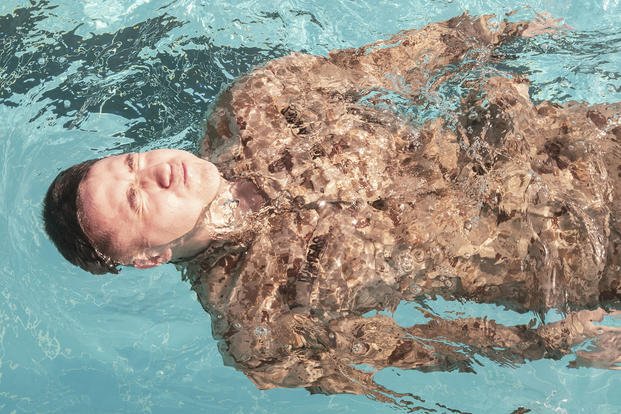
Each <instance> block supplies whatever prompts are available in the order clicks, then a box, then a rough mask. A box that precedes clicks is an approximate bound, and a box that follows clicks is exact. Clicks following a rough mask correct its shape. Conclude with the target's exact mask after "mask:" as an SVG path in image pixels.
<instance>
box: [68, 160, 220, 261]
mask: <svg viewBox="0 0 621 414" xmlns="http://www.w3.org/2000/svg"><path fill="white" fill-rule="evenodd" d="M220 180H221V178H220V175H219V173H218V170H217V168H216V167H215V166H214V165H213V164H211V163H210V162H208V161H205V160H203V159H201V158H198V157H196V156H194V155H193V154H191V153H189V152H186V151H180V150H169V149H163V150H155V151H149V152H144V153H132V154H122V155H116V156H112V157H107V158H104V159H102V160H99V161H97V162H96V163H95V164H93V166H92V167H91V169H90V171H89V172H88V174H87V176H86V177H85V179H84V181H83V182H82V183H81V184H80V188H79V196H80V200H81V206H82V216H83V219H82V225H83V226H84V227H85V228H84V231H85V232H86V234H87V235H88V236H89V238H91V240H93V241H94V243H95V244H96V245H97V242H98V240H102V237H105V236H104V235H107V237H109V238H110V242H111V246H110V247H111V249H109V250H111V252H112V254H113V256H115V257H113V258H116V259H125V258H127V257H129V256H131V255H133V254H134V253H136V252H138V251H141V250H142V249H145V248H149V247H157V246H161V245H165V244H167V243H170V242H171V241H173V240H175V239H177V238H179V237H181V236H183V235H184V234H186V233H188V232H189V231H190V230H192V228H193V227H194V225H195V224H196V221H197V219H198V217H199V215H200V213H201V212H202V211H203V209H204V207H205V206H206V205H207V204H209V203H210V202H211V201H212V200H213V199H214V197H215V196H216V194H217V191H218V187H219V185H220ZM99 247H101V246H99Z"/></svg>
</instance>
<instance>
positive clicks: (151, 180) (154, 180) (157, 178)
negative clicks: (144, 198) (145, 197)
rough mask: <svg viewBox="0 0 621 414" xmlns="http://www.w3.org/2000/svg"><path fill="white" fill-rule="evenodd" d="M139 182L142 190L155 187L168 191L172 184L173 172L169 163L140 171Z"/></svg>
mask: <svg viewBox="0 0 621 414" xmlns="http://www.w3.org/2000/svg"><path fill="white" fill-rule="evenodd" d="M137 178H138V181H139V183H140V186H141V187H142V188H148V187H152V186H155V187H157V188H162V189H168V188H169V187H170V185H171V184H172V170H171V166H170V164H168V163H159V164H156V165H152V166H149V167H147V168H144V169H142V170H140V171H139V173H138V177H137Z"/></svg>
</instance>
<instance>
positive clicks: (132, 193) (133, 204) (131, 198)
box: [125, 153, 137, 211]
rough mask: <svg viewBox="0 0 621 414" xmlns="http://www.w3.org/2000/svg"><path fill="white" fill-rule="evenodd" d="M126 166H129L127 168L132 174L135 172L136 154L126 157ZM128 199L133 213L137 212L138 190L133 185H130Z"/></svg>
mask: <svg viewBox="0 0 621 414" xmlns="http://www.w3.org/2000/svg"><path fill="white" fill-rule="evenodd" d="M125 164H126V165H127V168H128V169H129V171H130V172H131V171H133V170H134V154H132V153H129V154H127V156H126V157H125ZM126 198H127V203H128V204H129V207H130V208H131V209H132V211H136V210H137V208H136V189H135V188H134V187H133V185H130V187H129V188H128V189H127V194H126Z"/></svg>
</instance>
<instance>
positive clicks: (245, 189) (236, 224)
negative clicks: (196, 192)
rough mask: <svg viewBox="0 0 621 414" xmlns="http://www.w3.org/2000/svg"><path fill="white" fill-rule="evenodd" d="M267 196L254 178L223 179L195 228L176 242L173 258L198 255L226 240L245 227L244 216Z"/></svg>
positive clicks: (258, 205) (257, 206)
mask: <svg viewBox="0 0 621 414" xmlns="http://www.w3.org/2000/svg"><path fill="white" fill-rule="evenodd" d="M264 203H265V198H264V197H263V196H262V195H261V194H260V192H259V190H258V189H257V187H256V186H255V185H254V184H253V183H251V182H250V181H246V180H240V181H234V182H230V181H226V180H224V179H222V180H221V182H220V186H219V188H218V192H217V194H216V196H215V197H214V199H213V200H212V201H211V203H210V204H209V205H208V206H206V207H205V209H204V210H203V212H202V213H201V215H200V216H199V219H198V221H197V223H196V225H195V226H194V228H193V229H192V230H191V231H190V232H188V233H187V234H185V235H184V236H183V237H181V238H179V239H177V240H175V241H174V242H173V243H172V251H173V259H177V260H178V259H183V258H189V257H193V256H195V255H197V254H198V253H200V252H201V251H203V250H205V248H206V247H207V246H208V245H209V243H210V242H211V241H213V240H222V239H226V238H227V236H228V237H230V236H231V235H232V234H233V233H235V232H236V231H237V230H239V229H240V228H241V224H242V223H241V222H242V218H243V216H244V215H246V214H248V213H251V212H253V211H256V210H258V209H259V208H260V207H261V206H262V205H263V204H264Z"/></svg>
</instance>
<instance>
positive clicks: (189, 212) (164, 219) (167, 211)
mask: <svg viewBox="0 0 621 414" xmlns="http://www.w3.org/2000/svg"><path fill="white" fill-rule="evenodd" d="M202 210H203V206H202V203H200V202H199V200H194V199H183V198H179V197H176V196H171V195H166V196H163V197H159V198H158V202H157V210H156V211H154V214H153V215H152V216H151V217H150V220H149V221H150V222H151V225H153V228H159V229H162V230H164V231H167V232H168V233H170V234H171V235H173V236H175V237H180V236H181V235H183V234H185V233H186V232H188V231H190V230H191V229H192V228H193V227H194V225H195V224H196V221H197V220H198V216H199V215H200V212H201V211H202ZM179 233H182V234H179Z"/></svg>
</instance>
